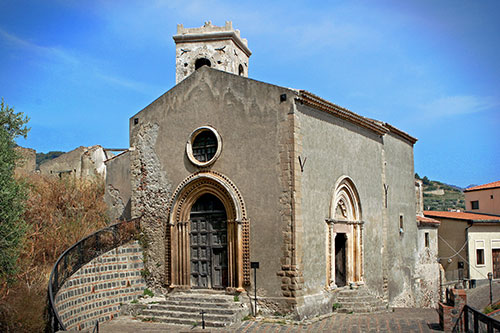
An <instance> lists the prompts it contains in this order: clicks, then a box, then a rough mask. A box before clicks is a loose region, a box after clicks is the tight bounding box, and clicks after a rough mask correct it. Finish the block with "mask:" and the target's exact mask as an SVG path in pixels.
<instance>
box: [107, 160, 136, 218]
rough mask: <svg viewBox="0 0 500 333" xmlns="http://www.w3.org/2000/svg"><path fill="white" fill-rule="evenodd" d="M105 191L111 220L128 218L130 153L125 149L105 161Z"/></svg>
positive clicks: (129, 215)
mask: <svg viewBox="0 0 500 333" xmlns="http://www.w3.org/2000/svg"><path fill="white" fill-rule="evenodd" d="M105 164H106V169H107V173H106V191H105V192H104V201H105V202H106V204H107V205H108V214H109V216H110V219H111V221H115V220H129V219H131V214H130V153H129V151H125V152H123V153H121V154H119V155H116V156H114V157H112V158H110V159H109V160H107V161H106V162H105Z"/></svg>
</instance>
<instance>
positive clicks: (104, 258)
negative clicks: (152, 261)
mask: <svg viewBox="0 0 500 333" xmlns="http://www.w3.org/2000/svg"><path fill="white" fill-rule="evenodd" d="M143 267H144V264H143V251H142V248H141V247H140V245H139V244H138V242H137V241H133V242H130V243H128V244H125V245H123V246H120V247H118V248H116V249H113V250H111V251H109V252H106V253H105V254H103V255H101V256H99V257H97V258H95V259H93V260H92V261H91V262H89V263H88V264H86V265H84V266H83V267H82V268H80V269H79V270H78V271H77V272H76V273H75V274H73V275H72V276H71V277H70V278H69V279H68V280H67V281H66V282H65V283H64V285H63V286H62V287H61V289H60V290H59V292H58V293H57V295H56V298H55V305H56V308H57V312H58V313H59V316H60V318H61V320H62V321H63V323H64V324H65V325H66V329H67V330H74V329H76V330H82V329H88V328H91V327H93V325H94V324H95V322H96V321H97V320H98V321H99V322H102V321H107V320H111V319H113V318H114V317H117V316H118V315H119V312H120V306H121V304H122V303H126V302H130V301H131V300H133V299H136V298H137V297H138V296H139V295H142V294H143V291H144V289H145V288H146V284H145V281H144V279H143V277H142V275H141V270H142V269H143Z"/></svg>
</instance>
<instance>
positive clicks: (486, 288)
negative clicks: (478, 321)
mask: <svg viewBox="0 0 500 333" xmlns="http://www.w3.org/2000/svg"><path fill="white" fill-rule="evenodd" d="M491 291H492V294H493V297H492V298H493V303H497V302H498V301H500V281H499V280H495V281H493V283H492V285H491ZM467 304H468V305H470V306H472V307H473V308H476V309H478V310H479V311H483V310H484V308H485V307H486V306H487V305H488V304H490V284H489V283H485V284H482V285H481V286H479V287H476V288H472V289H467Z"/></svg>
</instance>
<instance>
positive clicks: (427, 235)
mask: <svg viewBox="0 0 500 333" xmlns="http://www.w3.org/2000/svg"><path fill="white" fill-rule="evenodd" d="M424 241H425V247H429V233H428V232H426V233H425V234H424Z"/></svg>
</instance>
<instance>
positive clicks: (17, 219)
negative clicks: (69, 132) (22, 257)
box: [0, 98, 29, 281]
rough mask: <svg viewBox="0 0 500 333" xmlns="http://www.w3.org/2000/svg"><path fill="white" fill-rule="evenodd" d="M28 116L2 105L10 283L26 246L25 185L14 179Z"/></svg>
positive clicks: (4, 268)
mask: <svg viewBox="0 0 500 333" xmlns="http://www.w3.org/2000/svg"><path fill="white" fill-rule="evenodd" d="M28 120H29V119H28V117H25V116H24V115H23V113H22V112H18V113H15V112H14V109H13V108H10V107H9V106H8V105H7V104H5V103H4V100H3V98H2V101H1V103H0V279H1V280H7V281H11V280H12V278H13V276H14V274H15V273H16V271H17V267H16V262H17V259H18V257H19V254H20V251H21V249H22V245H23V239H24V236H25V234H26V230H27V225H26V223H25V221H24V219H23V217H22V215H23V213H24V202H25V199H26V191H25V187H24V185H23V183H22V182H21V181H19V180H16V179H15V178H14V169H15V166H16V161H17V160H18V159H19V158H20V155H19V154H18V153H17V152H16V151H15V150H14V148H15V147H16V142H15V139H16V138H17V137H19V136H22V137H24V138H26V136H27V134H28V131H29V128H28V127H26V123H27V122H28Z"/></svg>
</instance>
